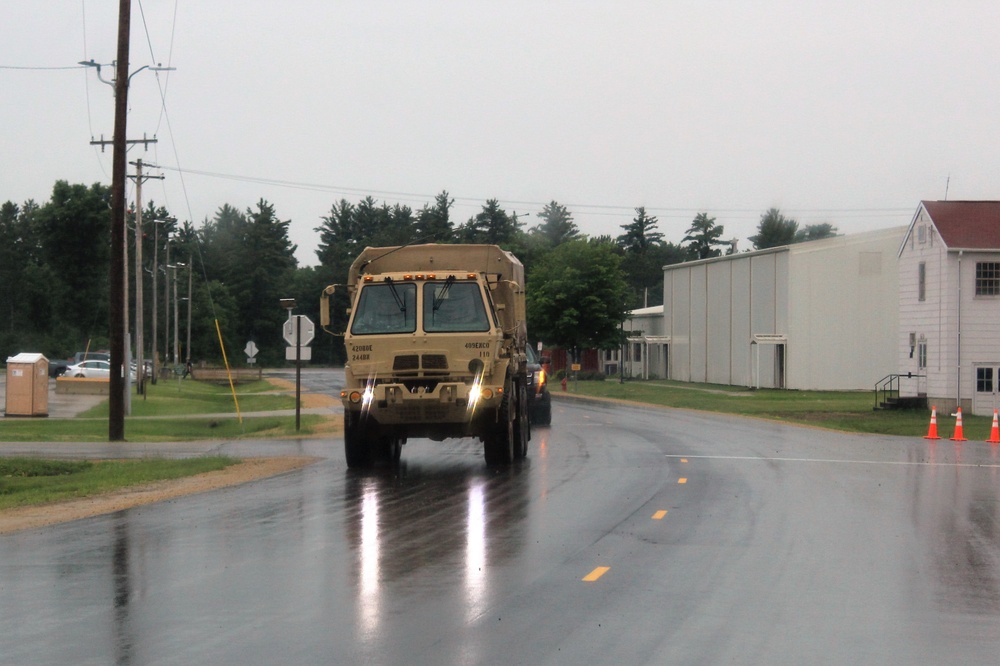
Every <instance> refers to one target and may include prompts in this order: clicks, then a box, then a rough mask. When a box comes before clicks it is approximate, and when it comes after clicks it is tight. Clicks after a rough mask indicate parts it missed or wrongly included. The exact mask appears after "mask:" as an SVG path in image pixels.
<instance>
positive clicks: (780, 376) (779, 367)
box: [774, 345, 785, 389]
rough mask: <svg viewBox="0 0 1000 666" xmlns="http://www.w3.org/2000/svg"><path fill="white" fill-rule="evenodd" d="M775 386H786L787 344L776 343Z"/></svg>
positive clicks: (780, 387) (781, 387)
mask: <svg viewBox="0 0 1000 666" xmlns="http://www.w3.org/2000/svg"><path fill="white" fill-rule="evenodd" d="M774 388H779V389H783V388H785V345H774Z"/></svg>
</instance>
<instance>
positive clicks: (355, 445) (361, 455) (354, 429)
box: [344, 412, 372, 469]
mask: <svg viewBox="0 0 1000 666" xmlns="http://www.w3.org/2000/svg"><path fill="white" fill-rule="evenodd" d="M367 430H368V429H367V428H366V427H365V424H364V423H362V422H361V419H360V418H359V417H358V416H357V415H355V414H353V413H352V412H344V458H345V459H346V460H347V467H348V468H350V469H365V468H368V467H371V466H372V451H371V447H370V446H369V444H368V432H367Z"/></svg>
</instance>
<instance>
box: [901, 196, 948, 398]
mask: <svg viewBox="0 0 1000 666" xmlns="http://www.w3.org/2000/svg"><path fill="white" fill-rule="evenodd" d="M920 227H923V231H920ZM921 238H922V239H923V240H922V241H921ZM921 263H923V264H924V265H925V271H926V273H925V279H924V282H925V291H924V300H923V301H921V300H920V299H919V271H920V268H919V265H920V264H921ZM948 265H949V262H948V258H947V248H946V247H945V245H944V242H943V241H942V240H941V237H940V236H938V234H937V231H936V230H935V229H934V225H933V224H932V223H931V220H930V218H929V217H928V216H927V213H926V212H925V211H924V210H923V209H921V210H920V212H919V214H918V215H917V217H916V219H915V220H914V223H913V226H912V228H911V230H910V232H909V235H908V237H907V238H906V241H905V243H904V244H903V246H902V250H901V253H900V255H899V336H898V343H897V358H898V364H897V367H898V370H897V372H899V373H900V374H904V373H907V372H912V373H913V374H914V375H918V374H925V375H927V377H926V379H918V380H915V381H914V380H904V381H901V382H900V394H901V395H903V396H915V395H921V394H923V395H926V396H927V398H928V400H929V401H930V402H931V403H932V404H937V403H938V402H941V403H942V404H941V407H942V408H943V409H945V410H949V409H954V407H955V401H954V399H955V396H956V387H957V374H956V371H955V364H956V361H957V359H956V358H955V357H954V356H952V355H951V349H952V348H953V347H954V342H953V341H955V340H956V338H957V335H958V329H957V313H958V302H957V298H956V297H957V285H958V283H957V282H953V281H952V278H951V277H950V276H949V274H948V270H949V269H948ZM957 267H958V263H957V259H956V261H955V262H954V270H957ZM949 293H950V294H952V295H953V296H952V298H949V297H948V294H949ZM910 333H913V334H914V337H915V341H916V345H915V346H914V349H913V356H912V357H911V356H910ZM949 341H952V342H949ZM921 342H923V343H925V344H926V345H927V366H928V367H927V368H926V369H925V370H924V371H921V369H920V368H919V367H918V361H919V356H918V354H919V348H920V344H921ZM949 400H950V404H949V403H948V401H949Z"/></svg>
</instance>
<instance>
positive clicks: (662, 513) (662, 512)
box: [653, 509, 667, 520]
mask: <svg viewBox="0 0 1000 666" xmlns="http://www.w3.org/2000/svg"><path fill="white" fill-rule="evenodd" d="M666 516H667V510H666V509H661V510H659V511H657V512H656V513H654V514H653V520H663V519H664V518H665V517H666Z"/></svg>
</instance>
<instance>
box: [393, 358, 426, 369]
mask: <svg viewBox="0 0 1000 666" xmlns="http://www.w3.org/2000/svg"><path fill="white" fill-rule="evenodd" d="M419 367H420V361H419V359H418V357H417V355H416V354H407V355H406V356H397V357H396V358H395V360H393V362H392V369H393V370H416V369H418V368H419Z"/></svg>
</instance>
